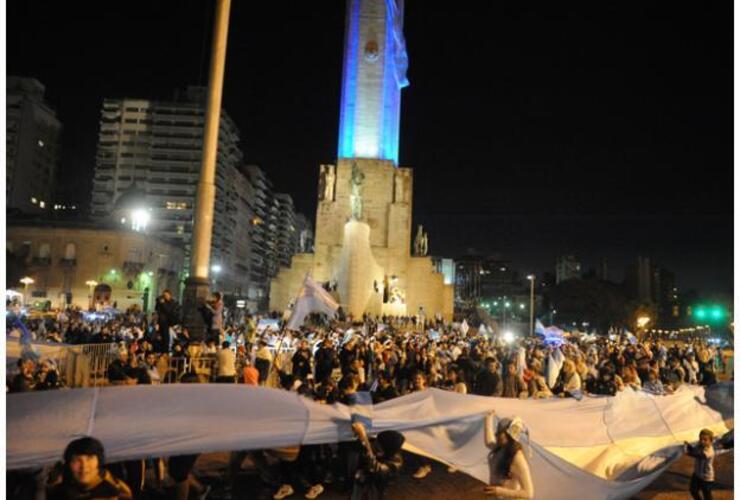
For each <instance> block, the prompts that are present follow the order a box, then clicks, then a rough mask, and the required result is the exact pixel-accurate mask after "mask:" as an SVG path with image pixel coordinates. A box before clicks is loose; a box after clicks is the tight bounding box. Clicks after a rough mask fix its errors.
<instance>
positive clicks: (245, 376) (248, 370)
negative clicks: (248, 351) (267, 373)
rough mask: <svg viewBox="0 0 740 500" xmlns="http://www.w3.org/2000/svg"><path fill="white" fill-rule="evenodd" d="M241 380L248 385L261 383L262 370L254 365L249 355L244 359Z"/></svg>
mask: <svg viewBox="0 0 740 500" xmlns="http://www.w3.org/2000/svg"><path fill="white" fill-rule="evenodd" d="M241 382H242V383H244V384H246V385H255V386H257V385H259V383H260V372H259V370H257V368H255V367H254V365H253V364H252V361H251V360H250V359H249V357H246V358H245V359H244V365H243V367H242V379H241Z"/></svg>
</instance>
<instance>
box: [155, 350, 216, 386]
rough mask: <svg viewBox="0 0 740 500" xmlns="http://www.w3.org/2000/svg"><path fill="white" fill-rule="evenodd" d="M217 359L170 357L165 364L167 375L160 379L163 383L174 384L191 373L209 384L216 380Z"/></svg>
mask: <svg viewBox="0 0 740 500" xmlns="http://www.w3.org/2000/svg"><path fill="white" fill-rule="evenodd" d="M217 369H218V359H217V358H216V357H215V356H210V355H206V356H197V357H171V358H169V360H168V362H167V373H166V374H165V375H164V376H163V377H162V381H163V382H164V383H170V384H176V383H179V382H180V378H181V377H182V376H183V375H184V374H185V373H189V372H191V371H194V372H195V373H196V374H198V375H199V376H201V377H202V378H203V379H204V380H206V381H208V382H211V381H213V380H214V379H215V378H216V373H217Z"/></svg>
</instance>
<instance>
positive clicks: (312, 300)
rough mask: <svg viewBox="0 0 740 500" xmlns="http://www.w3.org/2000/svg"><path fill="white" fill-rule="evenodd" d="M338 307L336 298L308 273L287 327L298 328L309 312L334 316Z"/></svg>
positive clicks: (290, 328)
mask: <svg viewBox="0 0 740 500" xmlns="http://www.w3.org/2000/svg"><path fill="white" fill-rule="evenodd" d="M337 309H339V304H337V302H336V301H335V300H334V297H332V296H331V295H330V294H329V292H327V291H326V290H324V289H323V288H322V287H321V285H319V284H318V283H316V282H315V281H314V280H313V279H311V276H309V275H308V274H307V275H306V279H305V280H303V286H301V291H300V292H298V297H297V298H296V301H295V306H293V313H292V314H291V315H290V319H289V320H288V324H287V326H286V328H288V329H289V330H298V329H299V328H300V326H301V325H302V324H303V320H304V319H306V316H308V315H309V314H311V313H315V312H318V313H324V314H326V315H327V316H334V313H336V311H337Z"/></svg>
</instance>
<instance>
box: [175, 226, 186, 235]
mask: <svg viewBox="0 0 740 500" xmlns="http://www.w3.org/2000/svg"><path fill="white" fill-rule="evenodd" d="M184 233H185V226H183V225H182V224H178V226H177V234H184Z"/></svg>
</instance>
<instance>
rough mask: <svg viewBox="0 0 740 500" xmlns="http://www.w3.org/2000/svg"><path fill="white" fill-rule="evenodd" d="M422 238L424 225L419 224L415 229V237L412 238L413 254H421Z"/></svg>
mask: <svg viewBox="0 0 740 500" xmlns="http://www.w3.org/2000/svg"><path fill="white" fill-rule="evenodd" d="M423 239H424V226H422V225H421V224H419V227H418V228H417V229H416V237H415V238H414V255H416V256H419V255H421V250H422V240H423Z"/></svg>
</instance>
